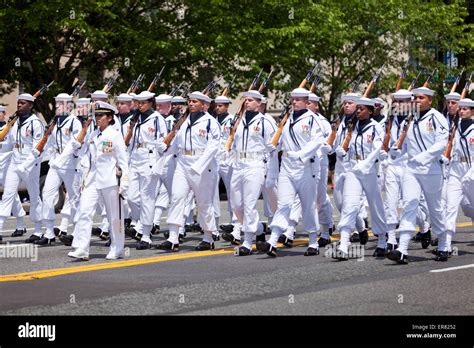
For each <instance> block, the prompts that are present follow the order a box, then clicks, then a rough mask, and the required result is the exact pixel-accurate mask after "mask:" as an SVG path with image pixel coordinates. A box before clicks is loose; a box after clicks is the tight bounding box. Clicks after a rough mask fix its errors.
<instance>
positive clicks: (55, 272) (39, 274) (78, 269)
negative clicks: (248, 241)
mask: <svg viewBox="0 0 474 348" xmlns="http://www.w3.org/2000/svg"><path fill="white" fill-rule="evenodd" d="M456 226H457V227H468V226H472V223H470V222H463V223H459V224H456ZM369 236H373V234H372V233H369ZM338 240H339V236H331V241H333V242H334V241H338ZM307 244H308V238H302V239H296V240H295V241H294V242H293V246H302V245H307ZM278 246H279V247H282V246H283V245H282V244H280V243H279V244H278ZM254 250H255V247H254ZM233 252H234V248H222V249H216V250H213V251H199V252H194V253H191V252H186V253H182V254H166V255H160V256H153V257H147V258H142V259H133V260H123V261H110V262H109V261H107V262H105V263H99V264H94V265H82V266H73V267H63V268H56V269H44V270H38V271H32V272H25V273H17V274H7V275H2V276H0V282H11V281H19V280H35V279H42V278H49V277H56V276H60V275H67V274H74V273H82V272H91V271H100V270H104V269H113V268H122V267H130V266H139V265H146V264H150V263H158V262H166V261H174V260H186V259H192V258H197V257H207V256H214V255H225V254H232V253H233Z"/></svg>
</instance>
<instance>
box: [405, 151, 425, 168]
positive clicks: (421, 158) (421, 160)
mask: <svg viewBox="0 0 474 348" xmlns="http://www.w3.org/2000/svg"><path fill="white" fill-rule="evenodd" d="M409 162H410V163H413V164H414V165H417V166H425V165H427V164H428V163H429V162H430V157H429V154H428V153H427V152H422V153H419V154H418V155H416V156H414V157H413V158H411V159H410V160H409Z"/></svg>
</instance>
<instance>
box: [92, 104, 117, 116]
mask: <svg viewBox="0 0 474 348" xmlns="http://www.w3.org/2000/svg"><path fill="white" fill-rule="evenodd" d="M94 111H95V112H96V113H102V112H113V113H114V114H118V110H117V109H116V108H115V107H114V106H113V105H110V104H109V103H106V102H103V101H96V102H95V109H94Z"/></svg>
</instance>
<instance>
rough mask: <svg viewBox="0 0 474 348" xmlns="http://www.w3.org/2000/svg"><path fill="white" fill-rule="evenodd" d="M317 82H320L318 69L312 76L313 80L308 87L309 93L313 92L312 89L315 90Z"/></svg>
mask: <svg viewBox="0 0 474 348" xmlns="http://www.w3.org/2000/svg"><path fill="white" fill-rule="evenodd" d="M319 82H321V75H320V71H318V73H317V74H316V76H315V77H314V79H313V82H312V83H311V87H310V88H309V93H314V91H316V87H317V86H318V84H319Z"/></svg>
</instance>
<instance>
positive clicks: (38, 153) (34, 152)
mask: <svg viewBox="0 0 474 348" xmlns="http://www.w3.org/2000/svg"><path fill="white" fill-rule="evenodd" d="M31 153H32V154H33V156H34V157H35V158H38V157H39V156H40V155H41V152H39V151H38V150H36V149H33V150H31Z"/></svg>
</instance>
